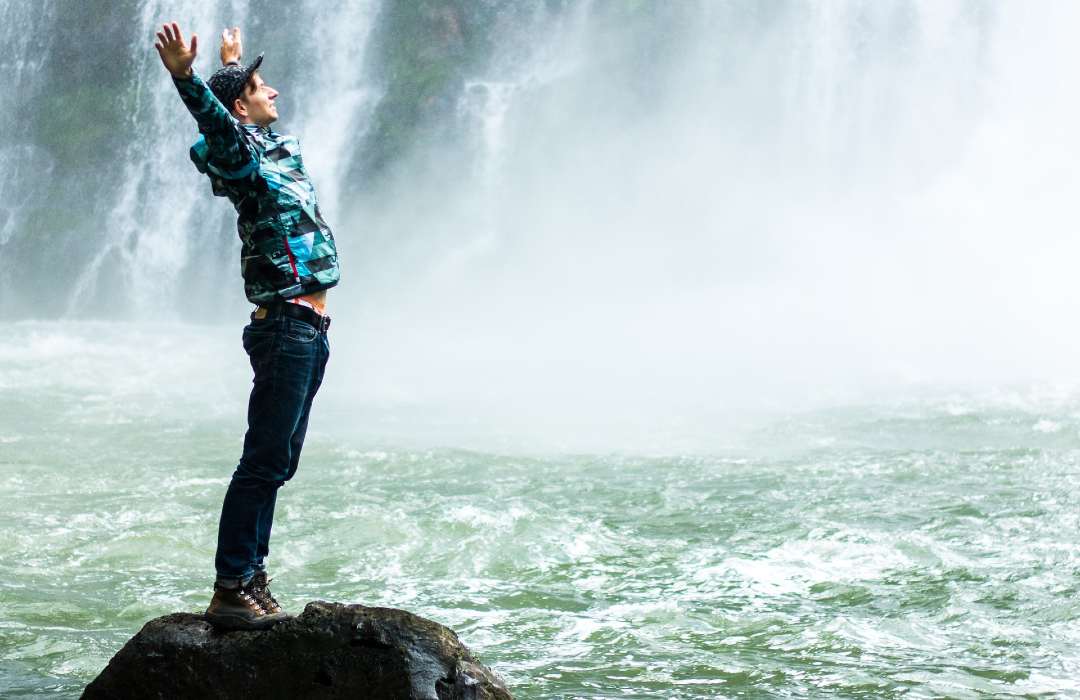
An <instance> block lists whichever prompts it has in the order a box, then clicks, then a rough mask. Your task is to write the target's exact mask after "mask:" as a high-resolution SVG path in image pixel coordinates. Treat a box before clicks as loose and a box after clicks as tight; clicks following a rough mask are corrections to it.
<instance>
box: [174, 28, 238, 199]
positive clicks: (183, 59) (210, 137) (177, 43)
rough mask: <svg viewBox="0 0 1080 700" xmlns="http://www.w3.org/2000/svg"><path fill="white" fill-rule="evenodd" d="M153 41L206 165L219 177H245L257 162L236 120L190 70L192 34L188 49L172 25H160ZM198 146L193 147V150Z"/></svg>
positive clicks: (193, 51)
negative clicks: (196, 134) (198, 135)
mask: <svg viewBox="0 0 1080 700" xmlns="http://www.w3.org/2000/svg"><path fill="white" fill-rule="evenodd" d="M157 38H158V41H157V43H155V44H154V48H156V49H157V52H158V55H159V56H160V57H161V62H162V64H164V66H165V69H166V70H168V71H169V73H170V74H171V75H172V78H173V84H174V85H175V86H176V89H177V91H178V92H179V93H180V99H181V100H183V101H184V105H185V106H186V107H187V108H188V111H189V112H191V116H193V117H195V122H196V123H197V124H198V125H199V132H200V133H201V134H202V135H203V137H204V140H205V147H206V149H207V153H206V159H207V160H208V161H209V164H210V166H211V167H212V168H213V170H214V172H215V173H216V174H217V175H220V176H222V177H226V178H240V177H245V176H246V175H248V174H249V173H251V171H252V170H253V169H254V168H255V167H257V165H258V160H257V158H256V156H255V154H254V153H253V152H252V150H251V147H250V146H249V145H248V142H247V140H246V139H245V138H244V137H243V136H242V135H241V134H240V128H239V126H238V123H237V121H236V119H235V118H234V117H233V116H232V115H231V114H230V113H229V110H228V109H226V108H225V106H224V105H222V104H221V102H220V101H219V100H218V98H217V97H215V96H214V93H213V92H211V91H210V88H209V87H208V86H207V85H206V83H205V82H203V79H202V78H200V77H199V75H198V74H197V73H196V72H195V71H194V69H193V68H192V64H193V63H194V62H195V54H196V53H197V51H198V43H199V38H198V37H197V36H196V35H194V34H192V35H191V46H188V45H187V44H186V43H185V42H184V36H183V34H181V33H180V27H179V25H178V24H177V23H176V22H173V23H172V24H166V25H164V26H163V27H162V31H160V32H158V33H157ZM237 58H239V55H238V56H237ZM200 146H201V144H196V146H195V148H196V149H198V148H200Z"/></svg>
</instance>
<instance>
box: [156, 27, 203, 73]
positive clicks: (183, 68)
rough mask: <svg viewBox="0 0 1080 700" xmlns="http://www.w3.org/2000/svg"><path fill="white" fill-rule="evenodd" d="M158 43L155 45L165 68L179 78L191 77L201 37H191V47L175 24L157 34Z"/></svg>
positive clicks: (163, 28)
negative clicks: (192, 65)
mask: <svg viewBox="0 0 1080 700" xmlns="http://www.w3.org/2000/svg"><path fill="white" fill-rule="evenodd" d="M157 38H158V41H157V43H155V44H154V48H155V49H157V52H158V55H159V56H161V62H162V63H164V64H165V68H166V69H167V70H168V71H169V72H170V73H172V74H173V75H174V76H175V77H177V78H187V77H189V76H190V75H191V64H192V63H194V62H195V53H196V51H198V45H199V37H197V36H196V35H194V34H192V35H191V46H190V47H189V46H188V45H187V44H185V43H184V35H183V34H181V33H180V26H179V25H178V24H177V23H176V22H173V23H172V24H171V25H169V24H166V25H163V26H162V31H160V32H158V33H157Z"/></svg>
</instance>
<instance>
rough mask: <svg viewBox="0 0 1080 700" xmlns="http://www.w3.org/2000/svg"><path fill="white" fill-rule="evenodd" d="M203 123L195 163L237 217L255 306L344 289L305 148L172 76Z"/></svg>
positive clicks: (198, 82) (197, 82) (196, 81)
mask: <svg viewBox="0 0 1080 700" xmlns="http://www.w3.org/2000/svg"><path fill="white" fill-rule="evenodd" d="M173 83H174V84H175V85H176V89H177V90H178V91H179V93H180V99H182V100H183V101H184V105H186V106H187V108H188V111H190V112H191V114H192V116H193V117H195V121H196V122H197V123H198V125H199V133H200V136H199V139H198V140H197V141H196V142H195V145H193V146H192V147H191V160H192V161H193V162H194V163H195V167H196V168H198V170H199V172H201V173H204V174H205V175H207V176H208V177H209V178H210V184H211V187H212V188H213V191H214V194H215V195H217V196H218V197H228V198H229V200H230V201H231V202H232V203H233V206H235V207H236V212H237V214H238V217H237V221H236V227H237V230H238V232H239V233H240V241H241V244H242V248H241V252H240V271H241V274H242V275H243V277H244V291H245V292H246V294H247V298H248V300H249V301H250V302H251V303H253V304H261V305H266V304H272V303H273V302H275V301H280V300H282V299H289V298H292V297H296V296H300V295H302V294H310V293H311V292H316V291H319V290H321V289H329V288H330V287H333V286H334V285H336V284H337V283H338V279H339V277H340V272H339V270H338V256H337V248H336V246H335V245H334V234H333V233H331V231H330V227H329V226H328V225H327V224H326V221H324V220H323V218H322V215H321V214H320V213H319V205H318V202H317V200H316V197H315V187H314V186H313V185H312V183H311V179H310V178H309V177H308V174H307V171H306V170H305V169H304V160H303V158H302V157H301V155H300V142H299V141H297V140H296V138H295V137H293V136H282V135H281V134H279V133H277V132H276V131H273V130H272V129H269V128H267V127H260V126H257V125H255V124H241V123H240V122H238V121H237V120H236V118H235V117H233V116H232V115H231V114H229V111H228V110H227V109H225V107H224V106H223V105H222V104H221V102H219V101H218V99H217V98H216V97H214V93H212V92H210V88H209V87H208V86H207V85H206V83H205V82H203V80H202V78H200V77H199V76H198V75H196V74H192V76H191V78H188V79H177V78H173Z"/></svg>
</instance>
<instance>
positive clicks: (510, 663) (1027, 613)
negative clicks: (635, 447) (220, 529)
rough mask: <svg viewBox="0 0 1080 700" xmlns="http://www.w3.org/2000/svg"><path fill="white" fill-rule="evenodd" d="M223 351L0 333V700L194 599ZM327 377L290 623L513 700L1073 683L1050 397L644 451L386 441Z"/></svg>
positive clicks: (24, 693)
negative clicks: (371, 615) (379, 636)
mask: <svg viewBox="0 0 1080 700" xmlns="http://www.w3.org/2000/svg"><path fill="white" fill-rule="evenodd" d="M233 336H238V334H237V333H233V334H231V335H227V337H223V338H218V333H217V331H216V330H212V329H211V330H206V329H198V328H188V329H183V330H181V331H176V330H170V331H169V332H167V333H166V332H162V331H160V330H154V329H149V330H146V329H143V330H139V329H131V328H125V327H123V326H92V325H91V326H83V327H80V328H79V329H78V330H76V331H71V330H69V329H61V328H59V327H54V326H50V325H47V324H18V325H16V326H15V330H14V331H13V333H12V334H11V336H10V338H11V339H9V340H5V341H2V343H3V344H2V345H0V532H2V533H3V537H0V697H4V698H15V697H29V696H38V695H45V696H50V697H53V696H55V697H76V696H77V695H78V694H79V693H80V692H81V689H82V687H83V686H84V685H85V684H86V683H87V682H89V681H90V680H91V679H92V678H93V677H94V676H95V675H96V673H98V672H99V671H100V670H101V668H103V667H104V665H105V664H106V663H107V662H108V660H109V658H110V657H111V655H112V654H113V653H115V652H116V650H117V649H119V648H120V646H121V645H122V644H123V643H124V642H125V641H126V640H127V639H128V638H129V637H130V636H131V635H132V634H134V633H135V632H136V631H137V630H138V629H139V627H140V626H141V625H142V624H143V623H144V622H145V621H147V620H148V619H150V618H153V617H156V616H158V615H163V614H166V613H169V612H173V611H178V610H187V611H200V610H201V609H203V608H204V607H205V605H206V603H207V601H208V597H209V593H210V590H209V583H210V580H211V577H212V570H211V567H212V559H213V545H214V538H215V535H216V521H217V515H218V509H219V507H220V502H221V498H222V495H223V493H224V489H225V486H226V484H227V479H228V476H229V473H230V472H231V469H232V468H233V466H234V464H233V463H234V461H235V458H236V456H238V454H239V448H240V444H241V439H242V432H241V431H242V427H243V423H242V421H243V406H244V400H245V398H246V397H245V395H244V390H245V382H246V381H247V378H246V376H245V374H244V370H243V367H242V359H243V358H242V356H240V357H238V358H237V357H233V355H236V354H237V353H239V352H240V351H239V345H238V342H236V341H237V338H234V337H233ZM223 353H231V354H230V355H228V356H229V357H230V359H229V361H228V362H224V363H222V362H219V365H220V367H222V368H221V369H217V370H213V371H211V370H208V369H207V368H208V367H210V366H213V360H214V359H215V358H220V357H222V356H223ZM234 360H236V361H235V362H234ZM335 361H340V359H335V358H333V357H332V359H331V368H330V369H329V370H328V371H330V370H332V369H333V363H334V362H335ZM332 393H333V392H332V391H331V392H330V395H329V396H328V398H327V407H326V415H327V420H326V427H320V426H319V424H318V421H317V420H315V421H314V422H313V427H312V432H311V433H310V435H309V438H308V444H307V446H306V448H305V456H304V460H303V462H302V464H301V469H300V471H299V473H298V475H297V477H296V479H294V480H293V481H292V482H290V483H289V484H288V485H287V486H286V487H285V489H284V490H283V491H282V493H281V494H280V497H279V501H278V515H277V519H276V521H275V531H274V538H273V541H272V543H271V546H272V552H271V562H270V565H271V575H272V576H274V578H275V592H276V593H277V594H278V597H279V598H280V599H281V600H282V602H283V604H284V605H285V607H286V608H287V609H289V610H291V611H293V612H298V611H299V610H300V609H302V607H303V605H304V603H305V602H306V601H309V600H314V599H324V600H338V601H345V602H358V603H364V604H368V605H384V606H393V607H401V608H405V609H408V610H411V611H413V612H415V613H418V614H420V615H423V616H425V617H429V618H431V619H433V620H436V621H439V622H441V623H443V624H445V625H447V626H449V627H451V628H452V629H454V630H455V631H456V632H457V633H458V635H459V636H460V637H461V639H462V640H463V641H464V642H465V644H466V645H468V646H469V647H470V648H471V649H472V650H473V651H474V652H476V653H477V655H478V656H479V657H480V658H481V659H482V660H483V661H484V662H485V663H486V664H488V665H489V666H491V667H492V668H493V669H494V670H496V671H497V672H498V673H500V674H501V675H502V676H503V677H504V678H505V679H506V681H507V683H508V685H509V686H510V688H511V689H512V691H513V692H514V694H515V696H516V697H519V698H600V697H612V698H614V697H618V698H660V697H663V698H714V697H763V698H765V697H792V698H795V697H866V698H891V697H897V698H900V697H903V698H923V697H925V698H931V697H950V698H967V697H1069V696H1072V697H1080V692H1078V691H1077V690H1076V689H1075V688H1076V681H1075V679H1077V678H1080V536H1078V519H1080V489H1078V488H1077V486H1078V482H1080V466H1078V463H1080V397H1077V398H1074V396H1077V395H1076V394H1074V393H1072V392H1069V391H1056V392H1054V391H1044V392H1041V393H1040V392H1035V391H1031V392H1028V393H1022V392H1021V393H1000V394H988V395H983V396H980V397H975V396H974V395H972V396H966V395H955V394H954V395H949V396H948V397H945V398H940V397H938V398H923V399H910V400H906V401H898V402H892V403H877V404H872V405H865V406H854V407H848V408H845V409H832V410H818V411H813V412H803V413H800V414H797V415H789V416H786V417H778V418H775V419H773V420H771V421H765V422H762V423H761V424H760V425H759V426H758V427H756V428H754V429H753V430H749V431H747V432H746V433H744V434H743V435H742V437H741V438H740V439H739V440H737V441H731V442H730V446H729V447H727V448H725V449H716V450H712V451H707V452H704V453H702V452H695V453H685V454H682V455H679V454H676V453H672V454H670V455H668V456H647V457H646V456H641V457H636V456H632V455H627V454H622V453H620V452H618V451H617V450H612V451H610V452H607V453H602V454H590V455H582V454H560V453H558V452H555V451H552V452H548V453H543V452H541V453H535V452H533V453H531V454H529V455H528V456H514V455H513V454H512V453H509V452H507V453H505V454H504V453H495V452H491V451H466V450H455V449H449V448H443V449H431V450H426V449H420V448H418V447H416V446H415V444H413V445H412V446H409V447H401V446H400V445H398V446H395V444H394V442H395V441H379V440H378V439H374V438H373V437H372V436H371V435H370V434H362V431H360V430H359V429H357V430H349V429H348V421H347V420H345V421H342V420H340V418H341V416H342V411H343V409H342V408H341V398H342V397H341V396H338V397H337V398H336V399H335V398H334V396H333V395H332ZM335 401H336V402H337V403H336V404H335ZM335 405H336V406H337V407H336V408H334V406H335ZM317 410H318V404H317ZM317 415H318V414H317ZM331 416H337V418H338V420H330V417H331ZM613 447H618V446H617V445H616V446H613Z"/></svg>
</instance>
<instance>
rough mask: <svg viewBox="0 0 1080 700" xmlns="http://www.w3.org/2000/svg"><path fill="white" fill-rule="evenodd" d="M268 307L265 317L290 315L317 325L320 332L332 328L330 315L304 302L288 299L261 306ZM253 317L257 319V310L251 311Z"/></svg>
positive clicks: (316, 328)
mask: <svg viewBox="0 0 1080 700" xmlns="http://www.w3.org/2000/svg"><path fill="white" fill-rule="evenodd" d="M261 308H264V309H266V316H265V318H271V317H273V316H289V317H291V318H295V319H298V320H300V321H303V322H304V323H310V324H311V325H313V326H315V330H317V331H318V332H320V333H325V332H326V331H327V329H328V328H330V317H329V316H324V315H321V314H319V313H317V312H316V311H315V310H314V309H312V308H309V307H307V306H304V305H302V304H290V303H289V302H287V301H282V302H278V303H276V304H273V305H271V306H264V307H261ZM251 319H252V320H255V312H254V311H252V312H251Z"/></svg>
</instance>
